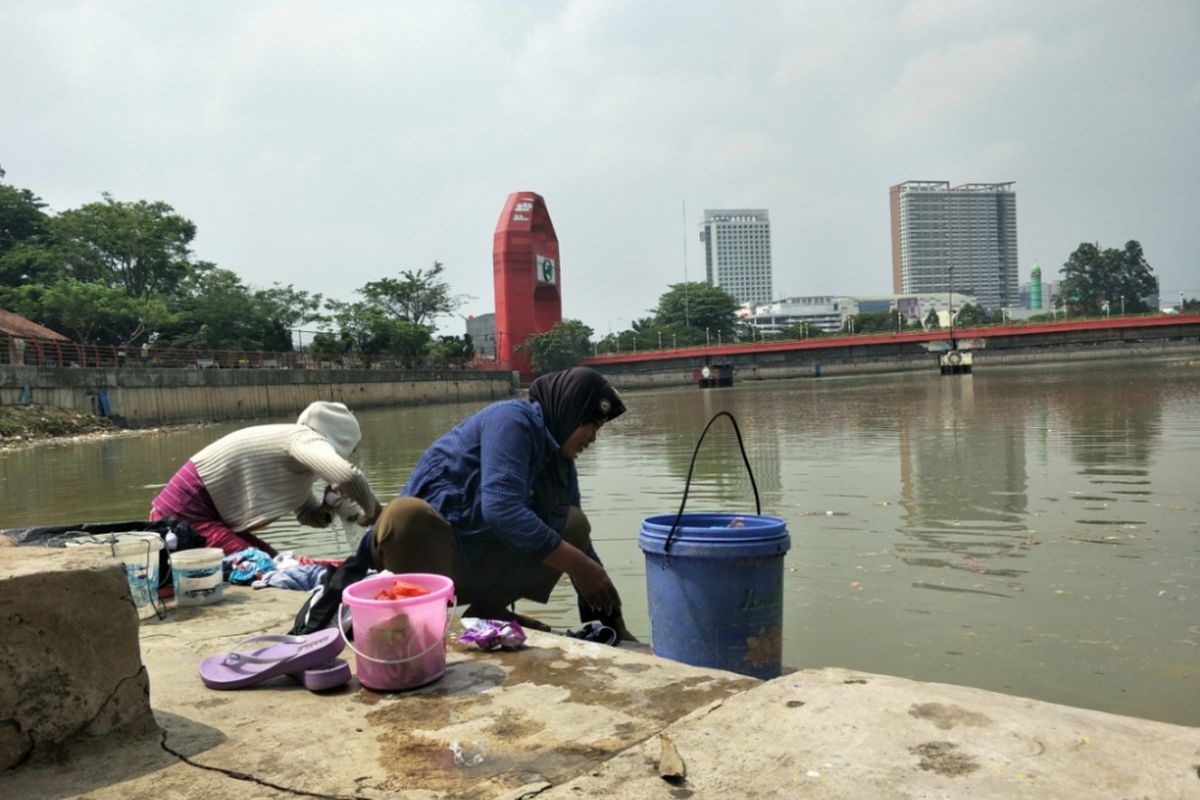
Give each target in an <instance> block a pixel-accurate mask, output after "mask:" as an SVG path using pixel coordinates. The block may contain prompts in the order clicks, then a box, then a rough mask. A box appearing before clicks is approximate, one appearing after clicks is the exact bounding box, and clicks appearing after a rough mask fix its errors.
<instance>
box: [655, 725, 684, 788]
mask: <svg viewBox="0 0 1200 800" xmlns="http://www.w3.org/2000/svg"><path fill="white" fill-rule="evenodd" d="M658 744H659V747H660V752H659V756H658V776H659V777H660V778H662V779H663V780H665V781H667V782H668V783H681V782H682V781H683V780H684V778H686V777H687V767H686V766H685V765H684V763H683V758H681V757H680V755H679V751H678V750H677V749H675V743H674V742H672V741H671V738H670V737H669V736H667V735H666V734H665V733H660V734H659V735H658Z"/></svg>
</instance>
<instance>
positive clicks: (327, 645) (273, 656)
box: [200, 628, 350, 692]
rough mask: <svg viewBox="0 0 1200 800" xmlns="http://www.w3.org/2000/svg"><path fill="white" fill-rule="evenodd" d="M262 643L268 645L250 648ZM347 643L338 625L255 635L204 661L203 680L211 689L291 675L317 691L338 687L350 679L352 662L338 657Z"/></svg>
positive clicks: (308, 687)
mask: <svg viewBox="0 0 1200 800" xmlns="http://www.w3.org/2000/svg"><path fill="white" fill-rule="evenodd" d="M262 644H266V645H267V646H266V647H258V648H256V649H251V650H249V651H247V650H246V648H251V647H253V646H254V645H262ZM345 646H346V642H345V640H344V639H343V638H342V635H341V633H339V632H338V631H337V629H335V628H326V629H324V630H320V631H316V632H315V633H310V634H307V635H304V636H289V635H286V634H274V633H272V634H264V635H262V636H252V637H251V638H249V639H246V640H245V641H243V642H241V643H239V644H238V645H237V646H236V647H234V649H233V650H231V651H229V652H228V653H221V654H220V655H215V656H209V657H208V658H206V659H204V660H203V661H202V662H200V680H202V681H204V685H205V686H207V687H208V688H210V689H244V688H246V687H248V686H255V685H257V684H259V683H262V682H263V681H266V680H270V679H271V678H276V677H279V676H281V675H288V676H291V677H292V678H294V679H295V680H297V681H299V682H300V683H302V684H304V687H305V688H307V689H309V690H311V691H314V692H321V691H326V690H328V689H336V688H337V687H339V686H342V685H344V684H345V683H346V682H347V681H349V680H350V665H349V664H347V663H346V662H345V661H344V660H343V659H340V658H337V657H336V656H337V655H338V653H340V652H342V649H343V648H344V647H345Z"/></svg>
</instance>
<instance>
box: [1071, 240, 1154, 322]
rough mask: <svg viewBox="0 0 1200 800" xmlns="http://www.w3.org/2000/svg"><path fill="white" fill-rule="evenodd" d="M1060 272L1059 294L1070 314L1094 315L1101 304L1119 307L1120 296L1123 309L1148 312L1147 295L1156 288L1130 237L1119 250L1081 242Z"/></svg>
mask: <svg viewBox="0 0 1200 800" xmlns="http://www.w3.org/2000/svg"><path fill="white" fill-rule="evenodd" d="M1061 274H1062V285H1061V287H1060V296H1061V297H1062V298H1063V302H1064V303H1066V304H1067V305H1068V306H1069V307H1070V311H1071V313H1073V314H1084V315H1098V314H1101V313H1103V309H1104V305H1105V303H1110V304H1111V306H1112V307H1113V308H1119V307H1120V305H1121V298H1124V300H1125V310H1126V311H1127V312H1133V313H1137V312H1142V311H1149V310H1150V304H1149V303H1148V302H1147V301H1148V298H1149V297H1150V295H1152V294H1154V293H1155V292H1156V291H1157V290H1158V284H1157V281H1156V280H1155V278H1154V271H1153V270H1152V269H1151V268H1150V264H1149V263H1148V262H1147V261H1146V256H1145V254H1144V253H1143V252H1142V246H1141V244H1139V243H1138V242H1137V241H1135V240H1132V239H1131V240H1130V241H1128V242H1126V243H1125V248H1124V249H1123V250H1117V249H1115V248H1108V249H1105V250H1101V249H1100V246H1099V245H1098V244H1092V243H1090V242H1083V243H1082V244H1080V245H1079V247H1077V248H1075V252H1073V253H1071V256H1070V258H1068V259H1067V262H1066V263H1065V264H1063V267H1062V271H1061Z"/></svg>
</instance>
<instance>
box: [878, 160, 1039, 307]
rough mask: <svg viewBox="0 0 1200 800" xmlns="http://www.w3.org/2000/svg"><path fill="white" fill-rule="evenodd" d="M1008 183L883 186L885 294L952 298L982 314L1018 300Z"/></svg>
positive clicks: (1014, 210)
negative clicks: (887, 222) (965, 298)
mask: <svg viewBox="0 0 1200 800" xmlns="http://www.w3.org/2000/svg"><path fill="white" fill-rule="evenodd" d="M1012 186H1013V184H1012V182H1008V183H966V184H963V185H961V186H955V187H953V188H951V186H950V184H949V183H948V182H947V181H906V182H905V183H901V184H898V185H896V186H893V187H892V188H891V212H892V290H893V291H894V292H895V293H896V294H925V293H928V292H947V291H950V290H951V289H953V290H954V291H956V292H963V293H965V294H969V295H974V296H975V297H976V298H978V301H979V303H980V304H981V305H983V306H985V307H986V308H989V309H993V310H994V309H998V308H1010V307H1013V306H1016V305H1017V304H1018V302H1019V295H1018V290H1017V271H1018V270H1017V195H1016V192H1014V191H1013V189H1012Z"/></svg>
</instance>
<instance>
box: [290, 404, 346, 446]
mask: <svg viewBox="0 0 1200 800" xmlns="http://www.w3.org/2000/svg"><path fill="white" fill-rule="evenodd" d="M296 422H298V423H299V424H301V425H304V426H306V427H309V428H312V429H313V430H314V431H316V432H317V433H319V434H321V435H322V436H324V437H325V438H326V439H328V440H329V443H330V444H332V445H333V449H334V450H336V451H337V454H338V455H339V456H341V457H342V458H349V457H350V454H351V453H353V452H354V448H356V447H358V443H359V441H361V440H362V429H361V428H360V427H359V426H358V420H356V419H355V418H354V415H353V414H352V413H350V409H348V408H346V406H345V405H343V404H342V403H327V402H325V401H319V402H316V403H312V404H311V405H309V407H308V408H306V409H304V410H303V411H302V412H300V417H299V419H297V420H296Z"/></svg>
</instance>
